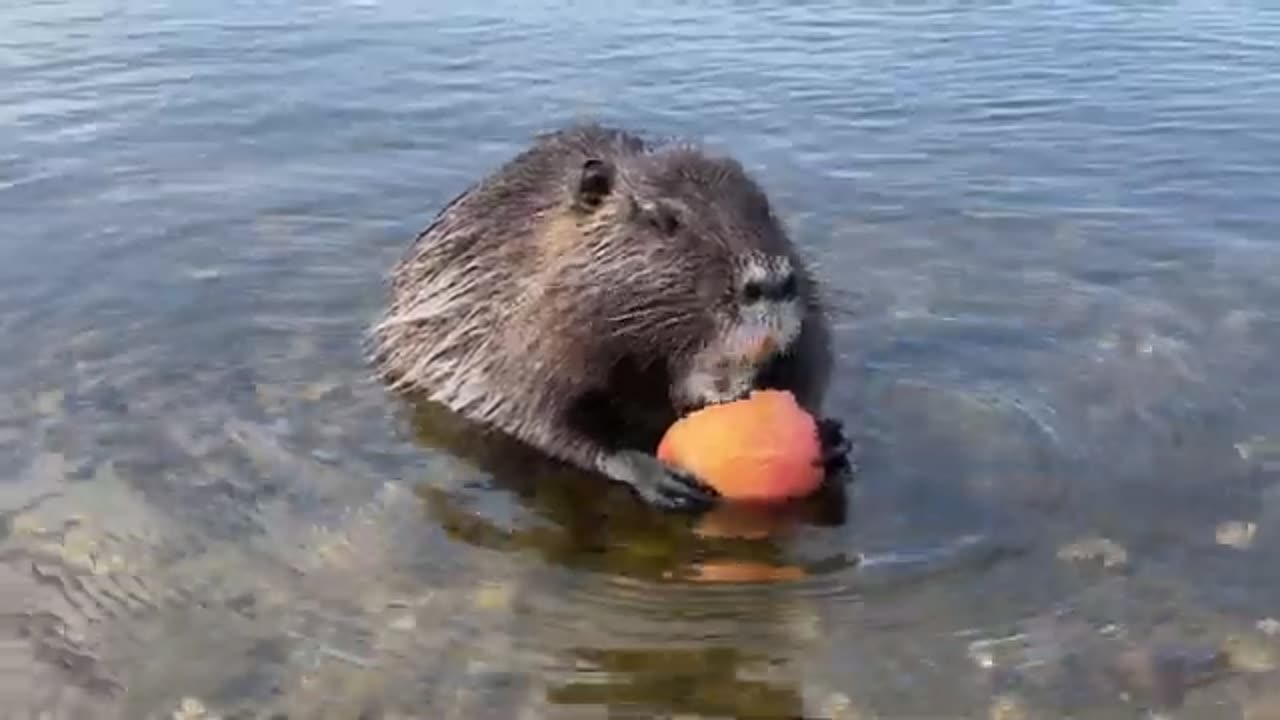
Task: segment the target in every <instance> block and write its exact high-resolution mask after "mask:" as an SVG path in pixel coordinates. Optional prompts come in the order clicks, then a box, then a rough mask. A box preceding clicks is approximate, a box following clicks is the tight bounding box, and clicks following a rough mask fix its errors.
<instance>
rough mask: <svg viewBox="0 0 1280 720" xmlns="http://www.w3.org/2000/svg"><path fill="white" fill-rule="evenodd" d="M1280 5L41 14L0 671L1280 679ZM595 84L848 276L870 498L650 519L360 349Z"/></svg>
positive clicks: (5, 331) (648, 691) (1167, 697)
mask: <svg viewBox="0 0 1280 720" xmlns="http://www.w3.org/2000/svg"><path fill="white" fill-rule="evenodd" d="M1277 37H1280V13H1278V12H1276V11H1273V10H1267V9H1262V8H1261V7H1260V6H1258V7H1254V6H1249V5H1242V4H1229V5H1224V6H1220V7H1219V6H1215V5H1211V4H1209V3H1178V4H1163V5H1154V4H1140V5H1135V6H1119V5H1115V4H1103V3H1094V2H1088V1H1086V0H1071V1H1069V2H1059V3H1003V4H994V5H984V4H980V3H978V4H973V3H959V4H941V3H913V4H893V3H887V4H872V3H865V4H850V3H834V2H832V3H826V2H808V3H784V2H758V3H741V2H723V1H722V2H705V3H680V2H673V1H670V0H656V1H654V2H645V3H637V4H634V5H633V6H631V7H628V8H625V9H621V8H617V7H614V6H613V5H611V4H600V5H593V4H589V3H546V4H535V3H524V2H520V3H517V2H503V3H490V4H487V5H484V6H481V5H480V4H477V3H469V4H468V3H410V2H405V1H403V0H370V1H360V2H357V1H355V0H352V1H349V2H327V3H326V2H319V1H318V0H317V1H310V2H294V3H283V2H267V3H249V2H227V3H213V2H202V1H199V0H171V1H169V2H147V3H117V2H110V1H109V0H43V1H42V2H33V3H10V4H9V5H8V6H6V7H5V8H4V9H3V10H0V219H3V221H4V222H3V225H4V227H5V232H4V233H3V236H0V288H2V290H0V707H4V708H5V709H6V712H10V713H11V714H12V715H13V716H15V717H28V716H31V717H35V716H37V715H36V714H37V713H39V712H43V711H47V712H49V713H51V714H52V716H54V717H69V718H71V717H74V718H80V717H85V718H98V717H121V718H140V717H173V713H174V712H175V711H178V712H179V717H202V716H203V717H214V716H220V717H224V718H230V717H263V718H266V717H280V716H287V717H296V718H317V717H335V718H350V717H357V716H359V717H369V718H374V717H388V718H390V717H405V716H417V717H429V718H488V717H493V718H540V717H548V718H578V717H582V718H603V717H611V718H616V717H636V718H641V717H655V716H666V715H671V716H679V717H706V718H712V717H742V718H748V717H749V718H792V717H802V716H803V717H814V718H816V717H823V718H837V717H839V718H868V717H885V718H920V717H931V718H932V717H939V718H941V717H948V718H950V717H999V718H1020V717H1055V718H1056V717H1063V716H1066V715H1068V714H1069V715H1070V716H1072V717H1082V718H1111V717H1117V718H1119V717H1141V716H1143V713H1144V712H1147V711H1149V710H1151V711H1160V712H1165V713H1167V714H1168V715H1169V716H1177V717H1188V718H1206V719H1213V718H1238V717H1242V716H1244V717H1250V718H1259V717H1269V715H1266V713H1267V712H1268V711H1270V712H1275V711H1276V709H1277V708H1280V696H1278V695H1276V694H1275V690H1274V688H1275V687H1277V686H1280V672H1277V670H1276V654H1277V653H1278V652H1280V638H1278V637H1277V635H1280V622H1278V621H1277V619H1278V618H1280V607H1278V604H1280V571H1278V570H1277V569H1276V568H1280V562H1278V560H1280V535H1278V533H1280V490H1278V489H1277V485H1276V481H1277V479H1280V478H1278V477H1277V473H1280V385H1278V384H1277V383H1276V377H1277V375H1276V370H1275V360H1274V359H1275V357H1277V352H1278V351H1280V322H1278V321H1277V319H1276V315H1275V308H1277V307H1280V244H1278V243H1277V232H1276V231H1277V210H1276V208H1277V207H1280V185H1278V184H1276V183H1275V182H1274V181H1273V178H1274V177H1275V174H1276V168H1277V167H1280V83H1277V82H1276V78H1277V77H1280V43H1278V42H1277V40H1276V38H1277ZM578 118H597V119H602V120H605V121H609V122H617V123H622V124H625V125H628V126H631V127H634V128H637V129H642V130H646V131H649V132H652V133H655V134H660V135H669V134H683V135H688V136H691V137H694V138H697V139H701V140H704V141H705V142H707V143H708V144H709V145H711V146H712V147H715V148H719V149H725V150H728V151H731V152H732V153H734V154H735V155H736V156H737V157H738V158H739V159H740V160H742V162H743V163H745V164H746V165H747V166H748V167H749V168H750V169H751V170H752V171H753V172H754V173H755V174H756V175H757V177H758V178H759V179H760V181H761V182H762V184H763V185H764V186H765V187H766V188H767V189H768V190H769V192H770V193H771V194H772V195H773V196H774V198H775V202H776V204H777V205H778V207H779V208H780V209H781V211H782V212H783V214H784V216H785V220H786V222H787V224H788V227H789V228H790V229H791V230H792V232H793V234H794V235H795V238H796V241H797V242H798V243H800V244H801V245H802V246H803V248H804V249H805V251H806V252H807V253H809V254H810V255H811V256H812V257H813V258H814V262H815V266H816V268H817V270H818V272H819V273H820V274H821V275H822V276H823V277H824V278H825V279H826V280H827V281H828V283H829V284H830V285H831V287H832V288H833V289H834V300H835V302H836V304H837V305H838V306H839V307H838V310H839V312H837V313H836V315H835V317H836V320H837V330H838V332H837V343H838V346H839V349H840V357H839V365H838V375H837V382H836V385H835V387H834V389H833V391H832V395H831V398H830V401H829V405H828V407H829V410H830V412H831V413H832V414H835V415H838V416H840V417H843V418H845V419H846V421H847V422H848V423H849V426H850V430H851V433H852V434H853V435H854V436H855V439H856V440H857V441H858V443H859V444H860V445H861V452H860V457H859V463H860V469H859V472H858V474H857V477H856V478H855V481H854V482H853V483H852V484H851V485H850V486H849V488H848V493H847V497H846V498H844V500H843V503H842V504H841V505H840V506H839V507H837V508H835V510H836V511H835V512H830V511H831V510H832V508H830V507H828V508H826V509H827V510H828V512H826V513H821V514H809V515H797V516H794V517H788V518H772V519H769V522H765V521H763V520H762V519H761V518H746V519H743V518H726V517H723V516H720V517H717V518H711V519H706V520H704V521H703V522H702V523H699V524H696V525H695V524H692V523H690V522H688V521H686V520H683V519H679V518H669V517H661V516H658V515H656V514H655V513H652V512H649V511H648V510H646V509H645V508H643V507H641V506H640V505H638V504H637V503H636V502H635V501H634V500H632V499H631V498H630V497H629V496H628V495H627V494H626V493H625V492H623V491H621V490H620V489H617V488H605V487H602V485H601V483H599V482H598V481H594V480H592V479H590V478H584V477H581V476H578V475H576V474H574V473H570V472H567V471H565V470H564V469H563V468H559V467H556V466H554V465H551V464H549V463H543V462H540V461H539V459H538V458H534V457H529V456H528V455H527V454H523V453H521V452H520V451H519V450H518V449H515V448H511V447H507V446H505V445H504V444H503V443H501V442H493V441H487V440H485V439H484V438H480V437H476V436H475V435H474V434H473V433H469V432H468V430H467V429H466V428H465V427H459V426H458V425H457V424H456V423H455V422H453V420H452V419H451V418H449V417H447V416H442V415H441V414H439V413H435V412H433V411H431V410H430V409H424V408H418V409H412V408H405V407H403V406H401V405H399V404H397V403H396V402H394V401H393V400H392V399H391V398H389V397H387V396H386V394H385V393H384V392H383V391H382V389H381V388H379V387H378V386H376V385H375V384H373V383H371V382H370V381H369V379H368V368H367V367H366V366H365V365H364V362H363V360H362V356H361V347H360V343H361V340H362V337H363V333H364V332H365V330H366V328H367V327H368V324H369V323H370V322H371V321H372V319H373V318H374V316H375V314H376V312H377V310H378V307H379V303H380V302H381V301H382V300H383V297H384V294H383V293H384V288H385V286H384V280H385V275H386V272H387V271H388V270H389V268H390V266H391V264H392V263H393V262H394V261H395V259H396V258H397V257H399V255H400V253H402V252H403V250H404V249H405V247H407V244H408V242H409V241H410V240H411V238H412V237H413V235H414V233H416V232H417V230H418V229H420V228H421V227H422V225H423V224H424V223H426V222H427V221H428V220H429V219H430V218H431V216H432V215H433V214H434V212H435V211H436V209H438V208H439V206H440V205H441V204H442V203H444V202H445V201H446V200H448V199H449V198H450V197H452V196H453V195H454V194H455V193H457V192H458V191H460V190H461V189H462V188H464V187H466V185H468V184H469V183H470V182H471V181H472V180H474V179H475V178H476V177H477V176H479V175H480V174H482V173H484V172H486V171H487V170H489V169H492V168H493V167H494V166H495V165H496V164H497V163H499V162H501V161H502V160H504V159H506V158H507V157H508V156H509V155H510V154H511V153H513V152H515V151H517V150H518V149H519V148H520V147H521V146H522V144H523V143H525V142H526V141H527V140H528V139H529V137H530V136H531V135H532V134H533V133H535V132H538V131H541V130H544V129H547V128H550V127H553V126H556V125H558V124H561V123H563V122H567V121H570V120H573V119H578ZM726 529H730V530H733V529H736V530H739V531H742V530H744V529H746V530H754V531H758V532H755V533H748V535H749V537H724V536H723V535H724V532H725V530H726ZM716 530H719V536H717V532H715V531H716ZM361 713H363V715H362V714H361Z"/></svg>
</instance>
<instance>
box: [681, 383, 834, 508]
mask: <svg viewBox="0 0 1280 720" xmlns="http://www.w3.org/2000/svg"><path fill="white" fill-rule="evenodd" d="M657 455H658V457H659V458H660V459H662V460H664V461H666V462H669V463H671V464H672V465H675V466H677V467H680V468H683V469H684V470H687V471H689V472H692V473H693V474H694V475H697V476H698V477H699V478H700V479H702V480H703V481H704V482H706V483H707V484H709V485H711V486H712V487H714V488H715V489H716V490H717V491H719V492H720V494H721V495H722V496H723V497H725V498H726V499H729V500H749V501H778V500H786V499H790V498H796V497H801V496H804V495H808V494H809V493H811V492H813V491H814V490H816V489H817V488H818V486H819V485H820V484H821V483H822V478H823V474H824V469H823V466H822V462H821V460H820V458H821V456H822V447H821V443H820V441H819V438H818V425H817V422H816V420H815V419H814V418H813V416H812V415H810V414H809V413H807V412H805V410H804V409H803V408H801V407H800V406H799V405H798V404H797V403H796V401H795V397H794V396H793V395H792V394H791V393H789V392H785V391H780V390H757V391H753V392H752V393H751V394H750V396H748V397H747V398H745V399H742V400H737V401H734V402H728V403H722V404H718V405H711V406H708V407H705V408H702V409H700V410H698V411H696V412H693V413H690V414H689V415H686V416H685V417H683V418H680V419H679V420H677V421H676V422H675V423H673V424H672V425H671V427H670V428H668V429H667V432H666V434H665V435H664V436H663V438H662V441H661V442H660V443H659V444H658V450H657Z"/></svg>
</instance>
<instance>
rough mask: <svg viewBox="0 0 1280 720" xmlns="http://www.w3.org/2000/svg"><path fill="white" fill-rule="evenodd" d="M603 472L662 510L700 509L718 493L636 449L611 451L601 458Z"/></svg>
mask: <svg viewBox="0 0 1280 720" xmlns="http://www.w3.org/2000/svg"><path fill="white" fill-rule="evenodd" d="M603 464H604V471H605V474H607V475H609V476H610V477H612V478H614V479H615V480H619V481H621V482H624V483H626V484H627V485H630V486H631V488H632V489H633V490H635V492H636V494H637V495H639V496H640V499H641V500H644V501H645V502H647V503H649V504H650V505H652V506H654V507H657V508H659V509H662V510H673V511H679V512H700V511H703V510H706V509H708V508H710V507H711V506H712V505H713V504H715V502H716V500H717V499H718V498H719V497H720V493H718V492H716V490H715V489H714V488H712V487H711V486H709V485H707V484H706V483H704V482H702V481H701V480H699V479H698V478H697V477H695V476H694V475H693V474H692V473H688V472H685V471H684V470H681V469H679V468H676V467H674V466H672V465H668V464H667V463H664V462H662V461H661V460H659V459H658V458H657V457H655V456H653V455H648V454H645V453H642V452H636V451H630V450H628V451H623V452H619V453H615V454H614V455H612V456H610V457H609V458H608V459H607V460H605V461H604V463H603Z"/></svg>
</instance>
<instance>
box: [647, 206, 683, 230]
mask: <svg viewBox="0 0 1280 720" xmlns="http://www.w3.org/2000/svg"><path fill="white" fill-rule="evenodd" d="M649 223H650V224H652V225H653V227H654V228H656V229H657V230H658V232H660V233H662V234H664V235H674V234H675V233H676V231H677V230H679V229H680V218H678V217H676V214H675V212H673V211H672V210H670V209H669V208H664V207H659V208H656V209H654V210H653V212H650V213H649Z"/></svg>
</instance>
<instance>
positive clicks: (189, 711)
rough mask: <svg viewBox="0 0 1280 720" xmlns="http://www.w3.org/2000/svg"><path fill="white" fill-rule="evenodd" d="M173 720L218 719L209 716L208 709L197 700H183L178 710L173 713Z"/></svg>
mask: <svg viewBox="0 0 1280 720" xmlns="http://www.w3.org/2000/svg"><path fill="white" fill-rule="evenodd" d="M173 720H220V718H219V717H218V716H217V715H211V714H209V710H208V708H206V707H205V706H204V703H202V702H200V701H199V700H197V699H195V698H183V699H182V702H181V703H180V704H179V705H178V709H177V710H174V711H173Z"/></svg>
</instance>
